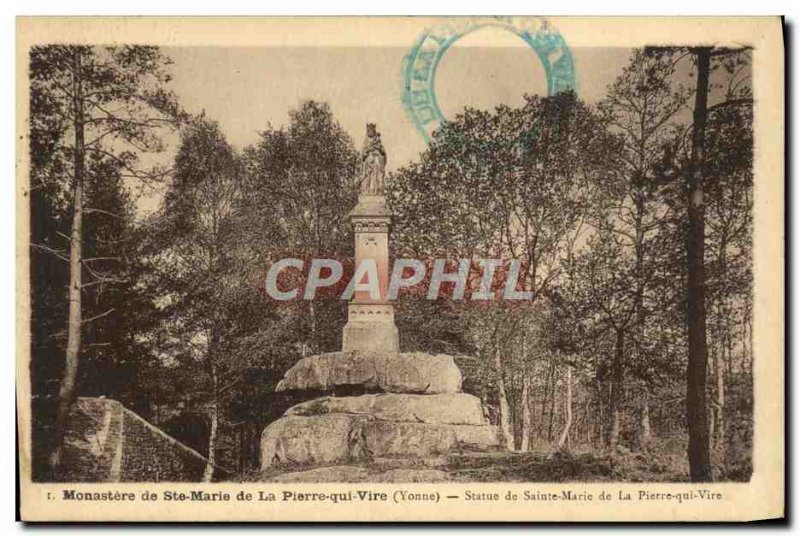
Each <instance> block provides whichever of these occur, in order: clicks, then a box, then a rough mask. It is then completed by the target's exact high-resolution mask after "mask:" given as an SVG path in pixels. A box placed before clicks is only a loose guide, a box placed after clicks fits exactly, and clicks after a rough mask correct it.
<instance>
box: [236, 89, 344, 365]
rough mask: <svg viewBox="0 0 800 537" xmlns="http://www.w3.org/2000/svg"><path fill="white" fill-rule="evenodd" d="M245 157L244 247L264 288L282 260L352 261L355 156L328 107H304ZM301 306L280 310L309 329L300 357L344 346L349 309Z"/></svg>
mask: <svg viewBox="0 0 800 537" xmlns="http://www.w3.org/2000/svg"><path fill="white" fill-rule="evenodd" d="M243 158H244V169H245V181H246V182H247V191H248V192H249V195H248V196H247V199H246V200H244V203H243V204H242V209H241V211H240V216H239V218H240V220H241V221H242V222H248V224H247V225H246V226H244V227H243V233H242V235H241V240H240V241H239V244H240V245H241V247H242V252H245V251H247V252H250V254H248V255H249V256H250V259H251V260H252V261H256V260H258V261H257V262H256V263H254V264H252V265H251V266H253V267H257V272H258V274H259V275H260V276H259V277H260V278H261V281H262V282H263V271H264V270H265V267H266V266H267V265H268V264H269V263H271V262H273V261H275V260H276V259H280V258H282V257H299V258H303V257H307V258H313V257H350V256H352V253H353V240H352V235H351V229H350V224H349V221H348V219H347V214H348V213H349V212H350V210H352V208H353V207H354V206H355V204H356V198H357V197H358V190H359V185H358V182H357V179H358V177H357V174H356V162H357V153H356V151H355V149H354V144H353V141H352V139H351V138H350V137H349V136H348V135H347V133H346V132H345V131H344V130H343V129H342V127H341V126H340V125H339V123H338V122H337V121H336V119H335V118H334V117H333V114H332V113H331V110H330V107H329V106H328V105H327V104H326V103H321V102H315V101H305V102H303V103H302V104H301V105H300V107H299V108H298V109H296V110H292V111H290V112H289V125H288V126H286V127H284V128H280V129H273V128H268V129H267V130H265V131H264V132H262V133H261V135H260V140H259V142H258V143H257V144H256V145H255V146H253V147H249V148H247V149H246V150H245V152H244V157H243ZM253 224H257V225H253ZM302 302H303V303H300V304H292V305H291V306H287V307H285V308H283V310H284V312H286V313H288V312H289V311H294V313H295V314H296V315H297V317H296V319H297V320H298V321H299V322H303V323H306V324H305V326H295V329H294V331H295V332H296V333H298V334H300V335H301V339H302V341H296V342H295V343H296V344H297V345H299V346H301V347H302V348H303V351H302V353H303V354H304V355H305V354H309V353H311V354H313V353H315V352H320V351H323V350H325V351H332V350H334V349H338V348H340V345H339V343H340V337H341V327H342V326H343V325H344V316H345V315H346V313H345V310H344V304H342V303H341V301H339V300H338V298H335V299H333V300H331V299H330V297H325V296H319V297H315V298H314V300H309V301H302ZM291 307H294V308H299V309H306V310H307V311H306V313H307V315H305V314H304V313H302V312H300V311H299V310H297V309H295V310H291V309H290V308H291Z"/></svg>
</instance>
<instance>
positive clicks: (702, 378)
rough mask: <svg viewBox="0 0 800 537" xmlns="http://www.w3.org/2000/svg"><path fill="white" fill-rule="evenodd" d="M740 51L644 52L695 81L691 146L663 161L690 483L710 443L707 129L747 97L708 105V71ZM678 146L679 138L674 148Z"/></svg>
mask: <svg viewBox="0 0 800 537" xmlns="http://www.w3.org/2000/svg"><path fill="white" fill-rule="evenodd" d="M743 51H744V50H743V49H718V48H715V47H693V48H689V49H688V50H686V49H679V48H674V47H673V48H665V49H664V48H654V49H652V50H650V51H648V52H649V53H651V54H654V55H655V56H664V55H666V56H668V57H669V56H677V59H676V60H674V61H675V62H677V61H679V60H680V59H682V58H683V57H687V56H688V57H691V59H692V62H693V68H694V71H695V75H696V79H697V83H696V86H695V89H694V106H693V112H692V123H691V129H690V142H689V144H688V150H687V151H686V152H685V153H688V154H685V155H684V158H683V161H682V162H681V163H680V164H679V165H675V164H674V163H673V162H671V161H672V153H673V151H670V152H669V153H670V154H669V155H665V161H668V162H667V164H668V166H665V168H672V170H673V173H672V177H673V178H679V179H682V181H681V183H682V186H683V194H684V206H685V209H686V227H685V233H686V241H685V245H686V282H687V283H686V325H687V336H688V343H687V349H688V363H687V367H686V419H687V426H688V430H689V446H688V457H689V467H690V474H691V478H692V481H695V482H706V481H711V480H712V479H713V476H712V469H711V457H710V443H709V418H708V414H709V412H708V401H707V394H706V390H707V383H706V374H707V369H708V341H707V304H706V301H707V299H706V289H707V275H706V260H705V257H706V253H705V246H706V203H707V200H706V198H707V193H706V192H707V189H708V182H709V181H708V169H707V163H708V159H709V155H708V152H707V149H708V148H707V140H706V138H707V130H708V129H707V127H708V121H709V117H710V115H711V114H712V113H714V112H716V111H719V110H721V109H723V108H728V107H731V106H741V105H748V104H750V103H751V102H752V100H751V98H750V96H749V95H744V96H741V97H737V98H733V99H723V100H722V101H721V102H719V103H716V104H714V105H713V106H709V104H708V102H709V95H710V94H711V90H712V87H713V83H712V78H711V75H712V71H714V70H715V69H716V68H717V67H718V65H719V62H724V61H725V59H729V58H731V57H732V56H739V55H741V53H742V52H743ZM682 143H683V140H682V139H680V138H679V139H678V141H677V145H679V146H680V145H681V144H682Z"/></svg>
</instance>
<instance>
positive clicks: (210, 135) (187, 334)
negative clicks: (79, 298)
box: [151, 116, 242, 481]
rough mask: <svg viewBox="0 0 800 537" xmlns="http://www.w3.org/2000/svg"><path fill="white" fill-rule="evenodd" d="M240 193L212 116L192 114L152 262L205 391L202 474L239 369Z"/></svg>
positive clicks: (179, 345) (180, 351)
mask: <svg viewBox="0 0 800 537" xmlns="http://www.w3.org/2000/svg"><path fill="white" fill-rule="evenodd" d="M241 196H242V190H241V182H240V170H239V163H238V161H237V158H236V155H235V153H234V151H233V149H232V148H231V146H230V145H229V144H228V143H227V141H226V140H225V138H224V136H223V135H222V133H221V132H220V130H219V126H218V125H217V124H216V123H215V122H212V121H209V120H207V119H205V118H204V117H202V116H201V117H199V118H195V119H194V120H193V121H192V122H191V125H190V126H189V127H188V128H186V129H185V130H184V131H183V132H182V135H181V143H180V147H179V149H178V153H177V155H176V157H175V171H174V180H173V181H172V184H171V185H170V187H169V189H168V190H167V192H166V195H165V197H164V202H163V207H162V209H161V210H160V212H159V213H158V214H157V215H156V216H155V217H154V221H153V222H152V223H151V225H152V233H153V236H154V245H153V247H154V248H155V253H154V255H153V258H152V260H151V267H152V269H153V270H157V271H158V274H159V277H160V286H161V288H162V300H163V301H164V303H165V304H166V305H165V307H164V315H165V318H166V320H167V322H168V327H169V330H170V333H171V336H172V339H173V342H174V343H173V353H174V354H175V357H176V359H178V360H180V361H183V363H184V364H185V365H186V366H187V367H188V368H190V370H192V371H195V380H196V382H197V384H198V386H199V388H198V391H199V392H201V393H204V394H206V396H205V397H201V398H200V404H201V405H203V406H205V408H206V411H207V414H208V422H209V437H208V449H207V459H208V462H207V465H206V469H205V472H204V474H203V480H204V481H211V479H212V478H213V474H214V469H215V465H216V460H217V459H216V448H217V440H218V433H219V426H220V414H221V412H222V397H223V396H224V394H225V392H226V391H227V390H229V389H230V387H231V383H233V382H235V378H236V376H237V373H238V371H237V365H236V360H235V358H236V353H235V352H233V346H234V345H235V338H234V337H233V336H234V335H235V334H234V328H233V326H232V325H234V324H235V322H236V320H235V319H236V317H235V315H232V314H231V310H232V306H231V304H232V302H231V301H230V296H231V294H232V293H235V287H236V282H235V281H234V280H233V279H232V278H231V269H230V267H231V265H230V264H229V263H230V252H229V248H228V244H229V239H230V238H231V237H232V236H233V234H234V228H233V226H232V225H231V224H232V221H233V214H234V211H235V209H236V206H237V203H238V202H239V200H240V199H241ZM197 365H199V366H200V367H197Z"/></svg>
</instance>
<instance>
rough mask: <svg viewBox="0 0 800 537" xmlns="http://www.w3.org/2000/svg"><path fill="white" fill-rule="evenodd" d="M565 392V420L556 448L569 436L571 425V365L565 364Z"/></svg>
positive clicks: (562, 444) (562, 445)
mask: <svg viewBox="0 0 800 537" xmlns="http://www.w3.org/2000/svg"><path fill="white" fill-rule="evenodd" d="M566 383H567V394H566V397H565V399H564V407H565V411H566V414H567V421H566V422H565V423H564V429H563V430H562V431H561V436H560V437H559V439H558V444H557V446H556V448H557V449H561V448H562V447H564V443H565V442H566V441H567V438H569V429H570V427H572V366H567V379H566Z"/></svg>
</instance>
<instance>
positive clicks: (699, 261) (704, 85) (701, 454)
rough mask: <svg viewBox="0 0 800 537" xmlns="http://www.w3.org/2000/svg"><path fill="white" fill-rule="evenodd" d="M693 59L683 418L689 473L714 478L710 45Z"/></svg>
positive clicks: (696, 477) (700, 478)
mask: <svg viewBox="0 0 800 537" xmlns="http://www.w3.org/2000/svg"><path fill="white" fill-rule="evenodd" d="M693 52H694V56H695V60H696V63H697V92H696V94H695V104H694V118H693V119H694V128H693V131H692V153H691V159H690V163H689V170H688V171H689V173H688V177H687V200H686V201H687V215H688V225H687V233H686V262H687V267H686V268H687V276H688V278H687V279H688V281H687V289H686V323H687V327H688V333H689V362H688V365H687V367H686V420H687V426H688V429H689V448H688V455H689V474H690V475H691V478H692V481H694V482H706V481H711V480H712V475H711V456H710V452H709V443H708V408H707V406H706V405H707V401H706V368H707V367H708V347H707V343H706V274H705V262H704V255H705V200H704V199H703V177H702V176H703V170H702V168H703V163H704V161H705V135H706V120H707V116H708V88H709V72H710V64H711V49H710V48H709V47H701V48H697V49H695V50H694V51H693Z"/></svg>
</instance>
